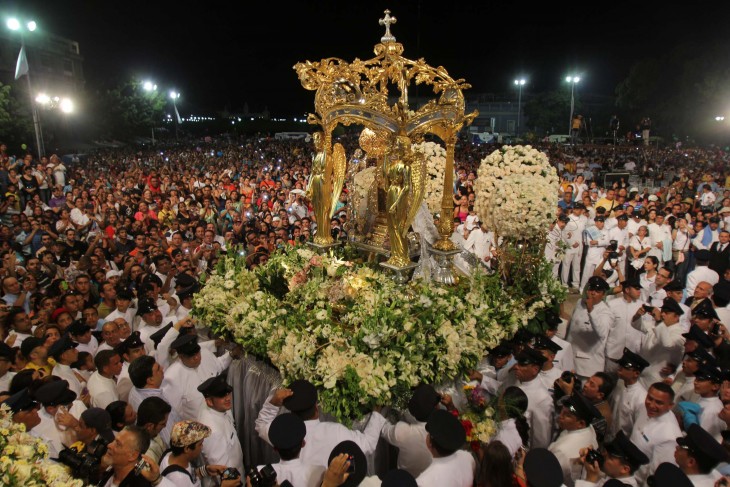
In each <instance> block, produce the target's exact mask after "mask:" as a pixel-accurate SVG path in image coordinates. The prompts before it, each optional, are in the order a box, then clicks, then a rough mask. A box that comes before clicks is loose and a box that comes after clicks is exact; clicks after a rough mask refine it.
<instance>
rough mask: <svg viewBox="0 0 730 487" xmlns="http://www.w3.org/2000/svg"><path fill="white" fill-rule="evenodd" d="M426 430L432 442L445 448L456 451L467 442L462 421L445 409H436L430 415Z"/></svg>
mask: <svg viewBox="0 0 730 487" xmlns="http://www.w3.org/2000/svg"><path fill="white" fill-rule="evenodd" d="M426 431H428V434H429V435H431V442H432V443H436V444H437V445H438V446H439V447H441V448H443V449H444V450H448V451H451V452H455V451H456V450H458V449H459V448H461V447H462V446H463V445H464V443H465V442H466V431H465V430H464V426H463V425H462V424H461V422H460V421H459V420H458V419H457V418H456V416H454V415H453V414H451V413H450V412H448V411H446V410H444V409H436V410H434V411H433V412H432V413H431V415H430V416H429V417H428V422H427V423H426Z"/></svg>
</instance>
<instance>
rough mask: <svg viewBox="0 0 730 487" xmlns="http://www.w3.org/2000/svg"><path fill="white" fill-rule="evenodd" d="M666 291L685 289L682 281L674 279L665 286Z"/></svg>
mask: <svg viewBox="0 0 730 487" xmlns="http://www.w3.org/2000/svg"><path fill="white" fill-rule="evenodd" d="M664 290H665V291H682V290H684V286H682V283H681V282H679V281H677V280H674V281H671V282H669V283H667V285H666V286H664Z"/></svg>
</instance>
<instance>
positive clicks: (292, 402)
mask: <svg viewBox="0 0 730 487" xmlns="http://www.w3.org/2000/svg"><path fill="white" fill-rule="evenodd" d="M288 388H289V389H290V390H291V391H292V392H293V393H294V394H292V395H291V396H289V397H287V398H286V399H284V407H285V408H287V409H288V410H289V411H291V412H293V413H298V412H300V411H307V410H309V409H312V408H313V407H314V405H315V404H317V388H316V387H314V385H313V384H312V383H311V382H309V381H308V380H303V379H300V380H295V381H294V382H292V383H291V384H289V387H288Z"/></svg>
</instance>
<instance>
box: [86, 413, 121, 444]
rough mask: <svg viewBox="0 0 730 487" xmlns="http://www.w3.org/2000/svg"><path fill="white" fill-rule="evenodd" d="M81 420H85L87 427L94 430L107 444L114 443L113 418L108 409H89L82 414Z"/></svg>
mask: <svg viewBox="0 0 730 487" xmlns="http://www.w3.org/2000/svg"><path fill="white" fill-rule="evenodd" d="M81 419H83V420H84V423H86V426H87V427H89V428H94V429H95V430H96V432H97V433H98V434H99V436H101V437H102V438H104V439H105V440H106V441H107V442H111V441H114V431H113V430H112V417H111V415H110V414H109V412H108V411H107V410H106V409H101V408H89V409H87V410H85V411H84V412H83V413H81Z"/></svg>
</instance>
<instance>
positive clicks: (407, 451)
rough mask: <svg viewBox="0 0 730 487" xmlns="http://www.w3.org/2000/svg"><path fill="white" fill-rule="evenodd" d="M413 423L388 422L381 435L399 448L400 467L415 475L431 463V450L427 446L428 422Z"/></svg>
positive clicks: (419, 473)
mask: <svg viewBox="0 0 730 487" xmlns="http://www.w3.org/2000/svg"><path fill="white" fill-rule="evenodd" d="M413 421H414V422H413V423H407V422H405V421H399V422H398V423H396V424H390V423H386V424H385V426H383V429H382V431H381V432H380V435H381V436H382V437H383V438H384V439H385V441H387V442H388V443H390V444H391V445H393V446H395V447H397V448H398V468H400V469H402V470H406V471H408V473H410V474H411V475H413V476H414V477H418V476H419V475H421V473H422V472H423V471H424V470H426V468H428V466H429V465H431V459H432V457H431V452H430V451H429V450H428V447H427V446H426V436H428V433H427V432H426V423H422V422H420V421H416V420H415V419H414V420H413Z"/></svg>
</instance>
